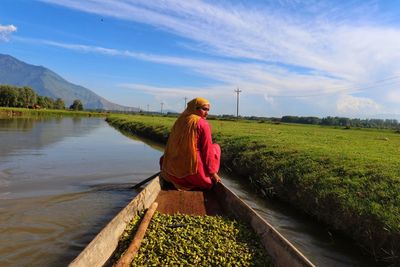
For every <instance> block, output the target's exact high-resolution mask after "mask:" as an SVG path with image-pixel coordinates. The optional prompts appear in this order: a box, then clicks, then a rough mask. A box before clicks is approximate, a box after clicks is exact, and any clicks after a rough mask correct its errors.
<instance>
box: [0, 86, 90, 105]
mask: <svg viewBox="0 0 400 267" xmlns="http://www.w3.org/2000/svg"><path fill="white" fill-rule="evenodd" d="M0 106H1V107H15V108H39V109H40V108H44V109H65V103H64V100H63V99H61V98H57V99H55V100H54V99H53V98H51V97H48V96H40V95H38V94H37V93H36V92H35V91H34V90H33V89H32V88H30V87H28V86H23V87H18V86H12V85H0ZM69 109H71V110H83V104H82V102H81V101H80V100H79V99H76V100H74V102H73V103H72V105H70V106H69Z"/></svg>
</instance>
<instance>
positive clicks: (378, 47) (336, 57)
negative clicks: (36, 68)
mask: <svg viewBox="0 0 400 267" xmlns="http://www.w3.org/2000/svg"><path fill="white" fill-rule="evenodd" d="M42 1H43V2H46V3H50V4H54V5H61V6H64V7H68V8H71V9H75V10H79V11H82V12H88V13H94V14H99V15H102V16H109V17H114V18H118V19H121V20H126V21H134V22H139V23H144V24H148V25H151V26H154V27H156V28H159V29H162V30H164V31H167V32H169V33H172V34H174V35H177V36H180V37H183V38H184V40H186V44H185V47H186V48H187V47H191V49H197V50H198V51H201V52H203V53H205V54H207V55H209V56H210V55H211V56H213V57H215V58H218V59H215V60H209V61H206V60H200V59H193V58H179V57H170V56H165V55H154V54H144V53H137V52H132V51H120V50H115V49H110V48H102V47H93V46H85V45H83V46H82V45H75V44H71V45H67V44H60V43H52V44H51V43H48V44H50V45H56V46H59V47H63V48H67V49H74V50H79V51H82V52H95V53H102V54H107V55H112V56H126V57H132V58H135V59H138V60H145V61H151V62H157V63H162V64H170V65H176V66H185V67H189V68H190V69H192V70H193V71H195V72H197V73H201V74H203V75H205V76H207V77H210V78H213V79H215V80H218V81H220V82H223V83H225V85H227V86H233V87H236V86H239V87H243V88H246V90H247V91H248V92H249V91H250V92H252V93H258V94H264V95H265V98H266V99H268V100H271V99H272V98H277V97H313V96H321V95H327V96H330V95H332V94H339V93H340V95H347V97H344V98H342V100H341V101H339V102H338V103H339V104H338V105H337V106H336V108H337V111H338V112H344V111H345V110H347V111H349V112H350V108H351V105H352V104H354V110H353V111H352V112H356V110H359V111H360V112H361V111H363V110H364V109H363V108H362V107H366V106H369V107H370V108H372V109H373V110H375V109H378V107H379V105H380V104H377V103H375V102H369V101H368V99H369V98H366V97H365V98H362V97H354V96H351V94H354V93H356V92H357V93H362V92H363V91H375V90H381V91H382V90H389V89H392V88H393V84H392V85H391V86H385V84H380V85H379V86H378V85H377V84H376V85H371V84H372V83H374V82H376V81H378V80H380V79H382V77H396V75H398V74H399V73H400V64H399V62H400V50H399V49H398V47H400V28H399V27H398V26H396V25H390V24H388V21H390V19H389V18H390V17H391V16H392V15H391V14H390V13H389V12H387V13H382V12H381V11H380V10H381V9H380V7H379V1H378V2H377V1H346V2H342V3H341V2H339V3H338V2H337V1H335V3H333V2H321V1H307V2H306V3H304V1H294V0H293V1H289V0H287V1H271V2H270V3H266V4H265V5H261V4H259V5H256V6H254V5H253V4H252V5H249V4H247V2H242V3H239V2H230V1H218V2H208V1H200V0H192V1H180V0H171V1H162V0H154V1H146V0H137V1H127V0H121V1H104V0H91V1H74V0H42ZM371 18H373V20H372V19H371ZM372 21H373V22H372ZM244 62H246V63H244ZM394 83H395V85H397V86H399V85H400V79H399V80H395V81H394ZM160 93H161V91H160ZM376 101H378V100H376ZM380 101H385V98H383V97H382V98H381V99H380ZM375 104H376V106H375ZM356 107H357V108H356Z"/></svg>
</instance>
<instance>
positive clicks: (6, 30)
mask: <svg viewBox="0 0 400 267" xmlns="http://www.w3.org/2000/svg"><path fill="white" fill-rule="evenodd" d="M16 31H17V27H15V26H14V25H6V26H5V25H0V41H8V40H9V36H10V35H11V34H12V33H13V32H16Z"/></svg>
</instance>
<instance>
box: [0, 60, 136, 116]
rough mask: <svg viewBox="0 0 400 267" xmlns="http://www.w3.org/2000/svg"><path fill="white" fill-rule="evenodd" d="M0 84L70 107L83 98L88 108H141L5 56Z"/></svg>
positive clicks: (84, 104)
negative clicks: (21, 88) (118, 101)
mask: <svg viewBox="0 0 400 267" xmlns="http://www.w3.org/2000/svg"><path fill="white" fill-rule="evenodd" d="M0 84H8V85H14V86H29V87H31V88H32V89H33V90H35V92H36V93H37V94H38V95H41V96H48V97H51V98H53V99H56V98H62V99H63V100H64V102H65V104H66V105H67V106H69V105H71V104H72V103H73V101H74V100H75V99H80V100H81V101H82V103H83V106H84V108H85V109H102V110H119V111H138V108H133V107H126V106H121V105H118V104H115V103H112V102H110V101H108V100H106V99H105V98H103V97H101V96H99V95H97V94H95V93H94V92H92V91H90V90H89V89H87V88H85V87H83V86H80V85H76V84H73V83H70V82H68V81H67V80H65V79H63V78H62V77H61V76H60V75H58V74H56V73H55V72H53V71H51V70H49V69H47V68H45V67H42V66H34V65H30V64H27V63H25V62H22V61H20V60H18V59H16V58H14V57H12V56H9V55H4V54H0Z"/></svg>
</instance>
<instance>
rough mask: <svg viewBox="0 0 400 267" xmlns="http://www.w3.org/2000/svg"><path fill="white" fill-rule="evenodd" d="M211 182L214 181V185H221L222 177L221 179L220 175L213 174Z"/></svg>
mask: <svg viewBox="0 0 400 267" xmlns="http://www.w3.org/2000/svg"><path fill="white" fill-rule="evenodd" d="M211 180H213V181H214V183H216V184H217V183H220V182H221V177H219V175H218V173H214V174H211Z"/></svg>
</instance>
